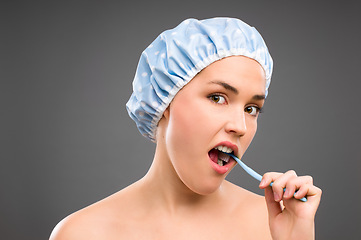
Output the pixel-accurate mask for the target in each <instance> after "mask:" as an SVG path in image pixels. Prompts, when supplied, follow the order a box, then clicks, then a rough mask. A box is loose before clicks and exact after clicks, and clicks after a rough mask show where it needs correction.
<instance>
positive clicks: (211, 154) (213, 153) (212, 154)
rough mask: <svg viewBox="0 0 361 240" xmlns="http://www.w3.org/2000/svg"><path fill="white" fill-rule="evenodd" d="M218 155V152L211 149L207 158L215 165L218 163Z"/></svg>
mask: <svg viewBox="0 0 361 240" xmlns="http://www.w3.org/2000/svg"><path fill="white" fill-rule="evenodd" d="M218 153H219V151H218V150H216V149H212V150H211V151H209V153H208V155H209V158H210V159H211V160H212V161H213V162H215V163H218Z"/></svg>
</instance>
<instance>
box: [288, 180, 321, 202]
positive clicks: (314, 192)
mask: <svg viewBox="0 0 361 240" xmlns="http://www.w3.org/2000/svg"><path fill="white" fill-rule="evenodd" d="M321 194H322V190H321V189H320V188H318V187H316V186H314V185H313V184H311V183H306V184H303V185H301V186H300V188H299V189H298V191H297V192H296V193H295V194H294V197H295V198H297V199H301V198H303V197H307V198H309V199H312V197H313V196H318V197H319V198H320V197H321Z"/></svg>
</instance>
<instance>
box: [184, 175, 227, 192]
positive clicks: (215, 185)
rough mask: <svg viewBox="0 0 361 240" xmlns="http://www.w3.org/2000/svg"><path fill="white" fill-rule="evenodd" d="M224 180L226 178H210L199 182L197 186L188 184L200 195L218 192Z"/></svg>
mask: <svg viewBox="0 0 361 240" xmlns="http://www.w3.org/2000/svg"><path fill="white" fill-rule="evenodd" d="M223 181H224V179H222V180H221V181H220V179H215V180H213V181H209V180H208V181H205V182H201V183H199V184H197V186H188V188H189V189H190V190H191V191H192V192H194V193H196V194H198V195H202V196H207V195H211V194H213V193H214V192H216V191H217V190H218V189H219V188H220V187H221V185H222V183H223Z"/></svg>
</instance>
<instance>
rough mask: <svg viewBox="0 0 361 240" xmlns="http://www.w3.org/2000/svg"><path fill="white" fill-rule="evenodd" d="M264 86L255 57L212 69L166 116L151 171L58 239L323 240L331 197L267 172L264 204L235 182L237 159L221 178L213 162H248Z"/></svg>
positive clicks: (58, 231)
mask: <svg viewBox="0 0 361 240" xmlns="http://www.w3.org/2000/svg"><path fill="white" fill-rule="evenodd" d="M230 86H231V87H230ZM264 86H265V77H264V72H263V69H262V68H261V66H260V65H259V64H258V63H257V62H256V61H254V60H252V59H248V58H246V57H229V58H225V59H222V60H220V61H217V62H215V63H213V64H211V65H209V66H208V67H207V68H205V69H204V70H202V72H200V73H199V74H198V75H197V76H196V77H194V79H193V80H192V81H191V82H190V83H188V84H187V85H186V86H185V87H184V88H183V89H182V90H181V91H180V92H179V93H178V94H177V95H176V97H175V98H174V99H173V101H172V103H171V105H170V106H169V107H168V109H167V110H166V111H165V112H164V115H163V118H162V119H161V121H160V122H159V125H158V129H157V147H156V152H155V155H154V159H153V163H152V166H151V168H150V169H149V171H148V173H147V174H146V175H145V176H144V177H143V178H142V179H141V180H139V181H138V182H136V183H134V184H132V185H130V186H129V187H127V188H125V189H123V190H121V191H119V192H118V193H115V194H113V195H112V196H109V197H107V198H105V199H104V200H102V201H99V202H97V203H95V204H93V205H91V206H89V207H87V208H84V209H82V210H80V211H78V212H76V213H73V214H72V215H70V216H68V217H67V218H65V219H64V220H62V221H61V222H60V223H59V224H58V225H57V226H56V228H55V229H54V231H53V233H52V235H51V237H50V239H51V240H63V239H189V240H190V239H197V240H199V239H207V240H209V239H288V240H292V239H314V216H315V213H316V210H317V207H318V204H319V201H320V198H321V190H320V189H319V188H317V187H315V186H314V185H313V183H312V178H311V177H307V176H304V177H298V176H297V175H296V174H295V173H294V172H293V171H289V172H287V173H284V174H283V173H267V174H265V175H264V177H263V181H262V182H261V184H260V188H262V189H265V197H262V196H258V195H256V194H253V193H251V192H249V191H247V190H244V189H242V188H240V187H238V186H236V185H234V184H232V183H230V182H228V181H226V180H225V177H226V176H227V174H228V173H229V172H230V171H231V170H232V168H233V167H234V166H235V165H236V163H235V162H234V161H230V163H229V164H228V165H227V166H228V168H229V169H228V168H227V169H228V170H227V172H226V173H224V174H220V173H219V172H217V171H215V168H214V166H212V162H211V160H210V155H209V152H210V151H211V150H212V149H213V148H214V147H215V146H218V145H219V144H220V143H224V142H227V144H229V145H230V146H232V148H233V150H234V153H235V154H236V155H237V156H238V157H240V158H241V157H242V156H243V154H244V152H245V151H246V149H247V148H248V146H249V144H250V143H251V141H252V139H253V137H254V135H255V133H256V130H257V117H258V110H259V108H261V107H262V106H263V104H264V94H265V89H264V88H265V87H264ZM262 96H263V97H262ZM271 182H274V184H273V186H272V188H271V187H268V185H269V184H270V183H271ZM284 187H286V189H287V190H286V192H285V193H284V192H283V188H284ZM297 189H298V192H297V195H296V196H295V197H296V198H302V197H304V196H307V198H308V201H307V203H303V202H301V201H299V200H297V199H295V198H294V197H293V194H294V193H295V191H296V190H297ZM265 200H266V201H265ZM281 200H283V204H284V206H283V205H281V204H280V201H281Z"/></svg>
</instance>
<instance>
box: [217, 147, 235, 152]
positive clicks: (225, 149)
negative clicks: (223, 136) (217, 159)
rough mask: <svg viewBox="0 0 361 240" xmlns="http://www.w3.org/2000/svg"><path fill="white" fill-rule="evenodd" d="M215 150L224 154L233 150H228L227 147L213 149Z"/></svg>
mask: <svg viewBox="0 0 361 240" xmlns="http://www.w3.org/2000/svg"><path fill="white" fill-rule="evenodd" d="M215 149H217V150H219V151H221V152H225V153H231V152H232V151H233V150H232V149H230V148H229V147H226V146H217V147H215Z"/></svg>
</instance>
